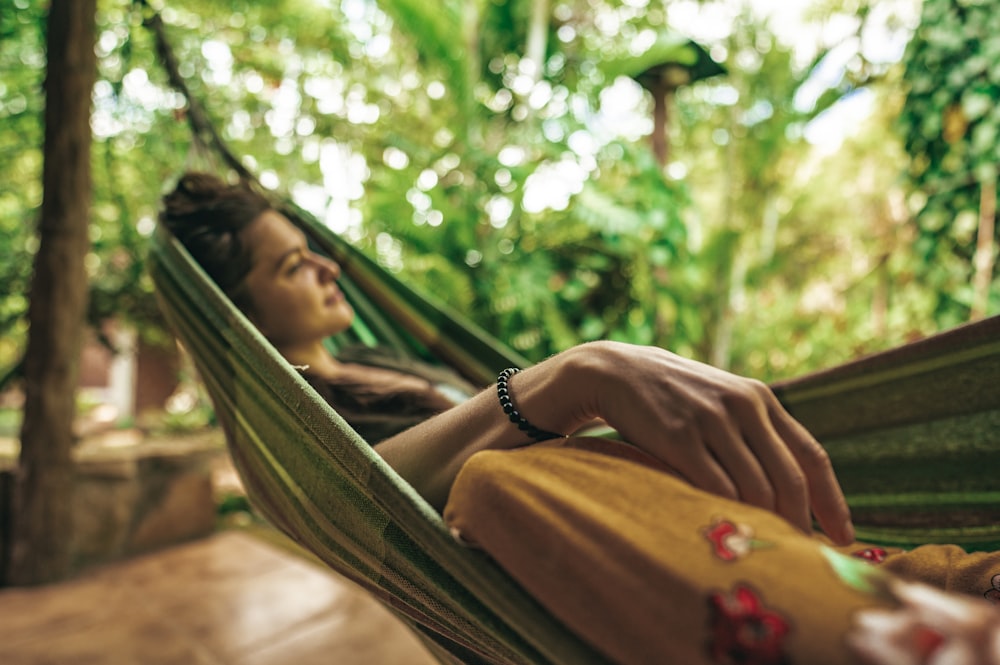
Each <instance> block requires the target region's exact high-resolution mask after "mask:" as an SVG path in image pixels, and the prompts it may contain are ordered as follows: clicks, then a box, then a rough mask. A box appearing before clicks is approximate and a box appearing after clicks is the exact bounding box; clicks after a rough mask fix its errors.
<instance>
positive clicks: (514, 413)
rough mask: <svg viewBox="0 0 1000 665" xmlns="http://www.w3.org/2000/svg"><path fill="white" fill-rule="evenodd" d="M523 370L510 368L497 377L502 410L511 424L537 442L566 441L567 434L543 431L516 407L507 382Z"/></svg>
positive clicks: (498, 395)
mask: <svg viewBox="0 0 1000 665" xmlns="http://www.w3.org/2000/svg"><path fill="white" fill-rule="evenodd" d="M520 371H521V370H520V369H518V368H517V367H508V368H507V369H505V370H504V371H502V372H500V376H498V377H497V398H498V399H499V400H500V408H501V409H503V412H504V413H505V414H506V415H507V417H508V418H509V419H510V422H512V423H514V424H515V425H517V428H518V429H519V430H521V431H522V432H524V433H525V434H527V435H528V436H530V437H531V438H532V439H534V440H535V441H548V440H549V439H565V438H566V435H565V434H556V433H555V432H549V431H546V430H543V429H539V428H538V427H535V426H534V425H532V424H531V423H529V422H528V420H527V419H526V418H525V417H524V416H522V415H521V413H520V412H519V411H518V410H517V408H516V407H515V406H514V400H513V399H511V396H510V387H509V386H508V385H507V382H508V381H510V377H512V376H514V375H515V374H517V373H518V372H520Z"/></svg>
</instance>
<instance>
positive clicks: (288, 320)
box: [243, 210, 354, 355]
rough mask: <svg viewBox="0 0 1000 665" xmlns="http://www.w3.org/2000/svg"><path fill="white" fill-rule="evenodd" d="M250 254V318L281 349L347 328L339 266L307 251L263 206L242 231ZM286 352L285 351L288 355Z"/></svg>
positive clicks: (283, 220) (296, 233) (298, 234)
mask: <svg viewBox="0 0 1000 665" xmlns="http://www.w3.org/2000/svg"><path fill="white" fill-rule="evenodd" d="M243 240H244V242H245V243H246V245H247V247H248V249H249V251H250V256H251V257H252V266H253V267H252V268H251V269H250V272H249V273H248V274H247V277H246V280H245V286H246V288H247V291H248V292H249V295H250V301H251V303H252V307H253V311H252V312H251V315H250V318H251V319H253V321H254V323H255V324H256V325H257V327H258V328H259V329H260V331H261V332H262V333H263V334H264V336H265V337H267V338H268V339H269V340H270V341H271V343H272V344H274V345H275V347H277V348H278V350H279V351H283V352H284V351H289V350H292V349H295V348H297V347H305V346H308V345H310V344H314V343H316V342H318V341H322V340H323V339H324V338H326V337H328V336H330V335H333V334H336V333H338V332H341V331H343V330H346V329H347V328H348V327H349V326H350V325H351V321H352V320H353V319H354V310H353V309H352V308H351V305H350V304H349V303H348V302H347V300H346V299H345V298H344V294H343V292H342V291H341V290H340V289H339V288H338V287H337V278H338V277H340V266H338V265H337V264H336V263H334V262H333V261H331V260H330V259H327V258H325V257H322V256H319V255H317V254H314V253H312V252H311V251H309V249H308V247H307V245H306V238H305V235H304V234H303V233H302V231H300V230H299V229H298V228H296V227H295V225H294V224H292V223H291V222H290V221H289V220H288V218H287V217H285V216H284V215H282V214H281V213H279V212H277V211H275V210H267V211H265V212H264V213H262V214H261V215H260V216H259V217H258V218H257V219H255V220H254V221H253V222H252V223H251V224H250V226H248V227H247V228H246V230H244V232H243ZM286 355H287V354H286Z"/></svg>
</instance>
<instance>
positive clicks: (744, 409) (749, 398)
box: [731, 382, 812, 533]
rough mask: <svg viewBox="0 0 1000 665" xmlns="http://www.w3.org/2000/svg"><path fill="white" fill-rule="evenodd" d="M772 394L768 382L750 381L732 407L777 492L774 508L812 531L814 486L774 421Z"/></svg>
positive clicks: (748, 441) (791, 520)
mask: <svg viewBox="0 0 1000 665" xmlns="http://www.w3.org/2000/svg"><path fill="white" fill-rule="evenodd" d="M770 395H771V393H770V390H769V389H768V388H767V387H766V386H765V385H764V384H760V383H757V382H750V383H749V384H748V387H747V388H746V389H745V391H744V392H742V393H740V394H738V395H737V396H735V397H733V398H732V399H731V401H732V402H733V403H732V406H731V409H732V411H733V415H734V416H735V417H736V419H737V420H738V422H739V423H740V426H741V428H742V431H741V438H742V439H743V440H745V441H746V444H745V447H746V448H747V449H748V451H749V452H752V454H753V455H754V456H755V459H756V460H757V462H758V464H759V466H760V467H761V468H762V473H763V474H765V482H767V483H768V486H769V488H770V489H771V492H772V494H773V501H772V507H771V510H773V511H774V512H776V513H778V514H779V515H781V516H782V517H784V518H785V519H787V520H788V521H789V522H791V523H792V524H794V525H795V526H796V527H798V528H799V529H800V530H802V531H803V532H806V533H809V532H811V531H812V520H811V518H810V515H809V506H810V501H809V497H810V489H811V487H810V485H809V482H808V478H807V477H806V474H805V472H804V471H803V469H802V468H801V467H800V465H799V463H798V461H797V460H796V458H795V456H794V455H793V454H792V452H791V451H790V449H789V446H788V443H787V441H786V440H785V438H784V437H783V436H782V435H781V434H780V432H778V431H777V430H776V428H775V427H774V425H773V424H772V418H771V416H770V413H769V409H768V403H769V400H770Z"/></svg>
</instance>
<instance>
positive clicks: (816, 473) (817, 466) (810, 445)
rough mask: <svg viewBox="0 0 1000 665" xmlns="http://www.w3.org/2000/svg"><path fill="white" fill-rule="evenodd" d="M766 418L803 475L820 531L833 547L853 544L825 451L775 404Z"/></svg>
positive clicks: (844, 505)
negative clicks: (826, 536)
mask: <svg viewBox="0 0 1000 665" xmlns="http://www.w3.org/2000/svg"><path fill="white" fill-rule="evenodd" d="M770 419H771V421H772V422H773V423H774V427H775V429H776V430H777V433H778V435H779V436H780V437H781V438H782V439H784V440H785V442H786V443H787V444H788V449H789V451H790V452H791V454H792V455H793V456H794V457H795V461H796V462H797V464H798V467H799V468H800V469H801V470H802V473H803V474H804V475H805V479H806V484H807V486H808V488H809V496H810V497H811V506H812V511H813V514H814V515H815V516H816V519H817V520H818V521H819V524H820V526H821V527H822V529H823V531H824V532H825V533H826V534H827V535H828V536H829V537H830V538H831V539H833V540H834V542H836V543H837V544H840V545H846V544H849V543H851V542H853V541H854V526H853V524H852V523H851V511H850V509H849V508H848V506H847V499H846V498H844V492H843V490H841V488H840V483H839V482H838V481H837V476H836V474H835V473H834V471H833V464H832V463H831V462H830V456H829V455H828V454H827V452H826V450H824V449H823V447H822V446H821V445H820V444H819V442H818V441H816V439H815V438H813V436H812V435H811V434H810V433H809V432H808V431H807V430H806V428H805V427H803V426H802V424H801V423H799V422H798V421H797V420H795V419H794V418H792V417H791V416H790V415H789V414H788V412H786V411H785V410H784V408H783V407H782V406H781V405H780V404H778V403H777V402H775V404H773V405H772V406H771V408H770Z"/></svg>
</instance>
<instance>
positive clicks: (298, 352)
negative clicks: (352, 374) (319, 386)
mask: <svg viewBox="0 0 1000 665" xmlns="http://www.w3.org/2000/svg"><path fill="white" fill-rule="evenodd" d="M278 352H279V353H281V355H283V356H284V357H285V360H287V361H288V362H289V363H291V364H292V365H294V366H296V367H297V368H299V369H301V370H305V369H308V370H309V371H311V372H313V373H317V374H328V373H330V372H336V371H337V368H338V367H339V366H340V362H339V361H338V360H337V359H336V358H334V357H333V355H332V354H331V353H330V352H329V351H327V349H326V347H325V346H323V343H322V342H317V343H315V344H310V345H309V346H297V347H284V348H281V347H279V348H278Z"/></svg>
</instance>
